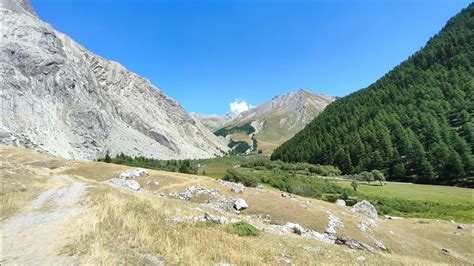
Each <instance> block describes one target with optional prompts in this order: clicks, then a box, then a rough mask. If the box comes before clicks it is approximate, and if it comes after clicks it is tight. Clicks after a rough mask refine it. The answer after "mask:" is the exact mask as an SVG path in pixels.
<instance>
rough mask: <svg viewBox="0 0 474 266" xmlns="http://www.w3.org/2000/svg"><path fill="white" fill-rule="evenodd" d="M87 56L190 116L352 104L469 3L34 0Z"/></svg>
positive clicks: (47, 18)
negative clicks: (240, 108) (308, 100)
mask: <svg viewBox="0 0 474 266" xmlns="http://www.w3.org/2000/svg"><path fill="white" fill-rule="evenodd" d="M31 2H32V5H33V7H34V9H35V10H36V12H37V13H38V15H39V16H40V17H41V18H42V19H43V20H45V21H47V22H48V23H50V24H52V25H53V26H54V27H55V28H56V29H57V30H59V31H62V32H64V33H66V34H68V35H69V36H71V37H72V38H73V39H75V40H76V41H78V42H79V43H80V44H82V45H84V46H85V47H86V48H87V49H89V50H91V51H93V52H94V53H96V54H98V55H100V56H102V57H104V58H106V59H110V60H114V61H117V62H119V63H121V64H122V65H124V66H125V67H127V68H128V69H130V70H131V71H133V72H136V73H138V74H139V75H141V76H143V77H146V78H148V79H149V80H151V81H152V83H153V84H155V85H156V86H157V87H159V88H160V89H162V90H163V91H164V92H165V93H166V94H168V95H169V96H171V97H173V98H175V99H176V100H178V101H179V102H180V103H181V104H182V105H183V106H184V107H185V109H186V110H187V111H190V112H202V113H213V114H224V113H226V112H228V111H229V103H231V102H234V101H235V100H236V99H240V100H245V101H247V102H248V103H250V104H253V105H257V104H259V103H261V102H262V101H264V100H267V99H269V98H271V97H273V96H275V95H279V94H284V93H286V92H289V91H295V90H297V89H299V88H305V89H308V90H310V91H313V92H317V93H325V94H329V95H333V96H344V95H347V94H349V93H351V92H353V91H356V90H359V89H361V88H364V87H366V86H368V85H370V84H371V83H372V82H374V81H375V80H377V79H378V78H380V77H381V76H382V75H383V74H385V73H387V72H388V71H389V70H390V69H392V68H393V67H394V66H396V65H397V64H399V63H400V62H401V61H403V60H405V59H406V58H407V57H408V56H410V55H411V54H412V53H414V52H415V51H417V50H418V49H420V48H421V47H422V46H423V45H424V44H425V43H426V41H427V40H428V39H429V38H430V37H431V36H432V35H434V34H435V33H437V32H438V31H439V30H440V29H441V28H442V27H443V26H444V24H445V23H446V22H447V20H448V19H449V18H450V17H452V16H453V15H455V14H456V13H458V12H459V11H460V10H461V9H462V8H464V7H466V6H467V5H468V4H469V3H470V1H463V0H423V1H422V0H418V1H417V0H398V1H388V0H386V1H384V0H358V1H356V0H347V1H342V0H325V1H323V0H321V1H316V0H313V1H304V0H287V1H283V0H274V1H269V0H254V1H244V0H235V1H228V0H208V1H181V0H176V1H171V0H169V1H164V0H163V1H159V0H157V1H152V0H148V1H145V0H136V1H132V0H129V1H119V0H115V1H111V0H107V1H106V0H95V1H92V0H81V1H79V0H75V1H67V0H31Z"/></svg>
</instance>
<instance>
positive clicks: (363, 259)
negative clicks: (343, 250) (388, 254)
mask: <svg viewBox="0 0 474 266" xmlns="http://www.w3.org/2000/svg"><path fill="white" fill-rule="evenodd" d="M357 260H358V261H365V257H364V256H359V257H357Z"/></svg>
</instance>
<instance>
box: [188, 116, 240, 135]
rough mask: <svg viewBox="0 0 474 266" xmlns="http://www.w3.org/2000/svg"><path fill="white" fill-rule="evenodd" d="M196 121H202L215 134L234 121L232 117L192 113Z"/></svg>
mask: <svg viewBox="0 0 474 266" xmlns="http://www.w3.org/2000/svg"><path fill="white" fill-rule="evenodd" d="M191 115H192V116H193V117H194V119H196V120H199V121H201V123H202V124H203V125H204V126H206V127H207V128H208V129H209V130H210V131H212V132H214V131H216V130H218V129H219V128H221V127H222V126H224V125H225V123H227V121H229V120H230V119H232V116H231V115H206V114H200V113H191Z"/></svg>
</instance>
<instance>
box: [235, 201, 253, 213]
mask: <svg viewBox="0 0 474 266" xmlns="http://www.w3.org/2000/svg"><path fill="white" fill-rule="evenodd" d="M248 207H249V205H248V204H247V202H245V200H244V199H243V198H238V199H237V200H236V201H235V202H234V209H236V210H237V211H242V210H245V209H247V208H248Z"/></svg>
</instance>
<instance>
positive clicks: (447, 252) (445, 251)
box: [441, 248, 451, 255]
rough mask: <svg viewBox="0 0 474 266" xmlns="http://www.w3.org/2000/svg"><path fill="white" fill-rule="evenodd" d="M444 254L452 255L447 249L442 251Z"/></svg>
mask: <svg viewBox="0 0 474 266" xmlns="http://www.w3.org/2000/svg"><path fill="white" fill-rule="evenodd" d="M441 250H442V251H443V252H444V253H446V254H448V255H451V250H449V249H447V248H443V249H441Z"/></svg>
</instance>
